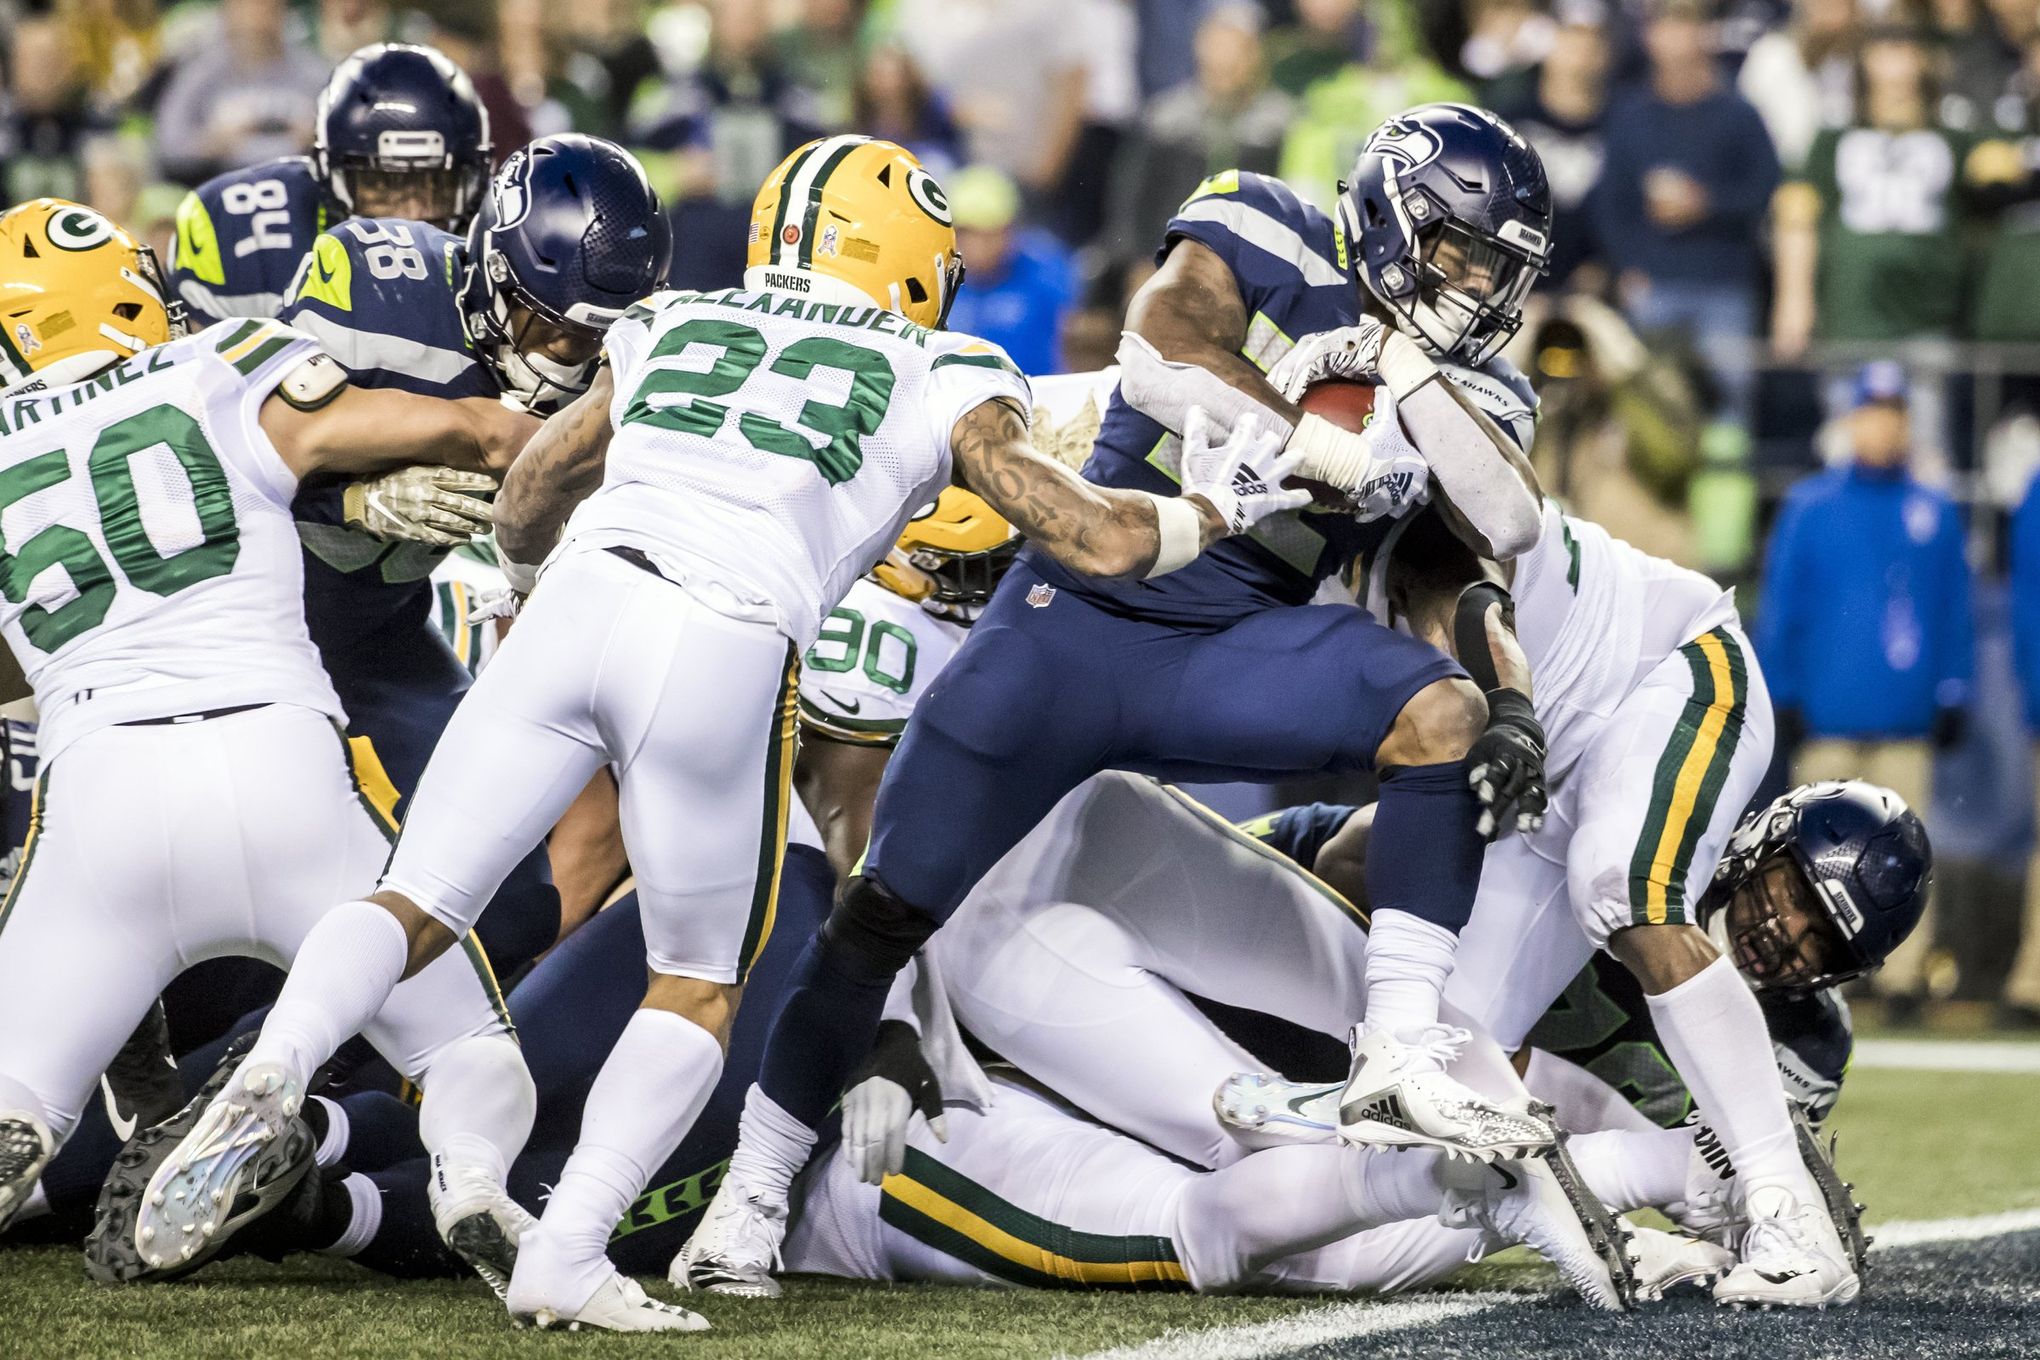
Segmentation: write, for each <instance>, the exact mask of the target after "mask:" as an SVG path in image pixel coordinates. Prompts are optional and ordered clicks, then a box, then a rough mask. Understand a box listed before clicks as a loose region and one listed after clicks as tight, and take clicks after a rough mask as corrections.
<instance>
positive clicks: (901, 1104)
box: [843, 1020, 949, 1185]
mask: <svg viewBox="0 0 2040 1360" xmlns="http://www.w3.org/2000/svg"><path fill="white" fill-rule="evenodd" d="M909 1087H911V1088H912V1089H911V1090H909V1089H908V1088H909ZM917 1113H918V1114H920V1115H921V1116H922V1118H924V1119H926V1120H927V1121H928V1131H929V1132H930V1133H932V1134H934V1135H935V1137H936V1139H937V1140H938V1141H940V1142H944V1143H946V1142H948V1141H949V1123H948V1121H947V1120H946V1119H945V1118H944V1117H943V1113H942V1087H941V1085H940V1084H939V1083H938V1082H937V1081H936V1079H935V1071H934V1069H933V1068H931V1067H929V1066H928V1059H927V1056H926V1055H925V1054H923V1053H922V1052H921V1042H920V1036H919V1035H917V1034H915V1032H914V1029H913V1026H911V1025H909V1024H907V1023H905V1022H904V1021H899V1020H887V1021H885V1022H883V1023H882V1024H881V1025H880V1026H879V1033H878V1038H877V1039H876V1040H875V1041H874V1042H873V1044H872V1047H871V1054H870V1056H868V1057H867V1058H866V1059H865V1061H864V1063H863V1065H862V1066H860V1067H859V1068H858V1070H857V1071H856V1072H855V1073H854V1074H852V1076H851V1078H850V1089H849V1090H848V1091H846V1092H845V1093H844V1095H843V1156H844V1157H845V1158H847V1159H848V1160H849V1162H850V1167H851V1169H852V1170H853V1171H855V1172H856V1173H857V1179H858V1180H860V1181H862V1182H864V1184H866V1185H877V1184H879V1183H880V1182H882V1181H883V1180H884V1179H885V1178H886V1177H887V1176H890V1175H894V1174H896V1173H897V1172H898V1171H899V1170H900V1168H901V1167H903V1166H905V1165H906V1161H907V1126H908V1125H909V1124H911V1123H912V1122H913V1119H914V1115H915V1114H917Z"/></svg>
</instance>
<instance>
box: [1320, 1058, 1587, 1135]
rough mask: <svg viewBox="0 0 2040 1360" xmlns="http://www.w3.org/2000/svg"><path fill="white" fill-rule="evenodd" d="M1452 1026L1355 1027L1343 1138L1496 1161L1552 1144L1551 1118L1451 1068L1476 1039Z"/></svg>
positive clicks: (1342, 1100)
mask: <svg viewBox="0 0 2040 1360" xmlns="http://www.w3.org/2000/svg"><path fill="white" fill-rule="evenodd" d="M1471 1037H1472V1036H1470V1035H1469V1034H1468V1033H1467V1032H1466V1031H1465V1030H1463V1029H1459V1028H1456V1027H1454V1026H1451V1025H1424V1026H1421V1027H1419V1028H1416V1029H1408V1030H1401V1031H1396V1032H1391V1031H1389V1030H1388V1029H1387V1028H1385V1027H1381V1026H1374V1027H1368V1026H1361V1027H1357V1028H1355V1029H1354V1031H1353V1070H1352V1074H1351V1075H1350V1076H1348V1077H1347V1078H1346V1086H1345V1090H1344V1091H1343V1092H1342V1093H1341V1094H1340V1097H1339V1137H1340V1138H1342V1139H1343V1140H1345V1141H1346V1142H1348V1143H1352V1144H1355V1145H1356V1146H1363V1147H1435V1148H1443V1149H1444V1150H1445V1151H1446V1152H1449V1153H1451V1154H1453V1155H1454V1156H1459V1157H1472V1158H1477V1159H1479V1160H1481V1161H1484V1162H1492V1161H1494V1160H1495V1159H1496V1158H1498V1157H1527V1156H1529V1155H1530V1154H1531V1153H1534V1152H1539V1151H1542V1150H1543V1149H1545V1148H1548V1147H1551V1146H1552V1145H1553V1144H1554V1143H1555V1142H1556V1141H1557V1139H1558V1130H1557V1128H1556V1127H1555V1126H1554V1125H1553V1124H1552V1123H1551V1121H1550V1120H1548V1119H1544V1118H1540V1117H1538V1116H1536V1115H1534V1114H1528V1113H1524V1112H1523V1111H1520V1110H1513V1109H1510V1108H1509V1107H1508V1106H1507V1105H1504V1104H1503V1103H1501V1102H1500V1101H1496V1100H1490V1099H1489V1098H1488V1097H1486V1096H1483V1095H1481V1094H1480V1093H1479V1092H1477V1091H1475V1090H1474V1089H1473V1088H1472V1087H1470V1086H1467V1085H1466V1084H1464V1083H1463V1082H1460V1081H1458V1080H1457V1079H1455V1078H1453V1077H1451V1076H1448V1075H1446V1072H1445V1068H1446V1066H1447V1065H1448V1064H1449V1063H1451V1062H1452V1061H1453V1060H1454V1059H1455V1058H1457V1057H1458V1056H1459V1054H1460V1051H1461V1050H1462V1049H1464V1048H1465V1046H1466V1042H1467V1040H1468V1039H1469V1038H1471Z"/></svg>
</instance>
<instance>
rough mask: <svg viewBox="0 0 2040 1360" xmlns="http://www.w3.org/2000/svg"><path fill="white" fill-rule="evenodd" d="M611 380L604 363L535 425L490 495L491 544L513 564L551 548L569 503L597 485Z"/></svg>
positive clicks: (573, 503) (536, 558) (538, 556)
mask: <svg viewBox="0 0 2040 1360" xmlns="http://www.w3.org/2000/svg"><path fill="white" fill-rule="evenodd" d="M611 395H612V383H611V380H610V376H609V369H608V367H607V366H606V365H605V366H604V367H602V368H601V369H599V370H597V371H596V374H595V381H594V382H593V383H591V384H589V386H588V390H587V391H586V392H583V393H582V394H581V395H580V397H579V398H578V399H576V400H575V402H574V403H573V404H572V405H571V406H568V407H566V408H565V409H563V410H561V411H559V412H557V413H556V414H554V415H553V416H552V418H551V419H549V420H547V421H546V422H545V424H544V425H543V426H541V427H540V429H539V431H538V433H537V434H536V435H534V436H533V437H532V440H531V442H530V443H529V444H527V445H525V446H524V452H522V453H520V454H519V455H517V461H516V462H515V463H513V464H511V466H510V474H509V476H507V477H505V478H504V479H503V489H502V491H500V492H498V493H497V495H496V547H497V549H498V550H499V551H501V552H502V554H503V555H504V556H505V557H507V558H509V559H511V560H512V561H514V562H527V563H528V562H539V561H542V560H544V558H545V555H546V554H547V553H549V552H551V551H552V548H553V544H554V543H556V542H557V541H558V540H559V536H560V530H561V529H562V528H563V527H564V526H565V525H566V522H567V516H569V515H571V514H572V513H573V512H574V507H575V506H577V505H579V504H580V503H581V502H582V501H584V500H586V499H587V497H588V493H590V492H591V491H593V490H594V489H595V488H596V487H598V486H600V485H601V484H602V468H603V465H604V463H605V462H606V461H607V459H608V456H609V436H610V434H611V433H612V432H613V431H612V427H611V426H610V423H609V401H610V397H611Z"/></svg>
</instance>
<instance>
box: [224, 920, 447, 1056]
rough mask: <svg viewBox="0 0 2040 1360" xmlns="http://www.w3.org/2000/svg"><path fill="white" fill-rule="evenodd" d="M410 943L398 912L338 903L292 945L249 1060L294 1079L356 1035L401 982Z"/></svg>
mask: <svg viewBox="0 0 2040 1360" xmlns="http://www.w3.org/2000/svg"><path fill="white" fill-rule="evenodd" d="M410 956H411V941H410V938H409V937H408V936H407V935H405V933H404V927H403V926H402V924H400V923H399V922H398V920H397V918H396V917H394V916H392V915H390V914H389V913H388V912H387V911H384V910H383V909H382V908H381V907H379V906H377V905H376V904H375V903H373V902H343V903H341V904H340V905H339V906H337V907H335V908H333V910H331V911H329V912H327V913H326V914H325V915H324V916H322V917H320V918H319V923H318V924H317V925H315V926H313V927H312V929H311V931H310V933H309V934H307V935H306V936H305V942H304V943H303V944H302V945H300V946H298V952H297V957H296V958H295V959H294V960H292V962H291V966H290V976H289V977H287V978H285V979H284V982H283V991H282V993H281V994H280V995H279V996H278V997H277V998H276V1005H275V1006H274V1007H273V1008H272V1009H271V1010H270V1012H269V1018H268V1019H267V1020H265V1021H263V1022H262V1034H261V1037H260V1038H258V1039H256V1041H255V1046H254V1047H253V1048H251V1049H249V1050H248V1059H247V1063H244V1064H242V1065H243V1066H247V1065H248V1064H250V1063H276V1064H279V1065H280V1066H282V1067H283V1069H284V1070H285V1071H286V1072H288V1073H289V1074H290V1076H291V1077H292V1079H293V1080H295V1081H296V1082H297V1083H298V1087H299V1089H301V1090H302V1089H303V1088H304V1086H305V1084H306V1083H308V1082H309V1081H311V1079H312V1073H314V1072H316V1071H318V1069H319V1065H320V1064H321V1063H323V1062H325V1061H326V1060H327V1059H328V1058H330V1057H332V1056H333V1054H334V1051H335V1050H337V1049H338V1048H339V1047H340V1045H342V1044H344V1043H346V1042H347V1041H348V1040H349V1039H351V1038H352V1037H354V1035H356V1034H358V1033H360V1031H361V1027H362V1026H363V1025H365V1024H367V1023H368V1022H369V1021H370V1020H371V1019H373V1018H374V1017H375V1013H376V1012H377V1011H379V1010H381V1009H382V1008H383V1003H384V1002H385V1001H388V1000H389V999H390V992H391V990H392V989H394V988H395V987H396V985H397V983H398V982H400V981H401V980H402V979H403V976H404V965H405V964H406V963H407V962H409V960H410Z"/></svg>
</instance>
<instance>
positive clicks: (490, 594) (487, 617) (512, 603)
mask: <svg viewBox="0 0 2040 1360" xmlns="http://www.w3.org/2000/svg"><path fill="white" fill-rule="evenodd" d="M522 608H524V597H523V596H522V595H520V594H518V593H517V592H516V591H514V590H512V589H511V588H510V587H508V586H497V587H496V588H495V589H493V590H485V591H483V592H482V593H481V594H479V595H477V596H475V607H474V608H472V609H470V610H468V616H467V621H468V622H469V623H488V622H490V621H491V620H493V619H514V618H516V617H517V611H518V610H520V609H522Z"/></svg>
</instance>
